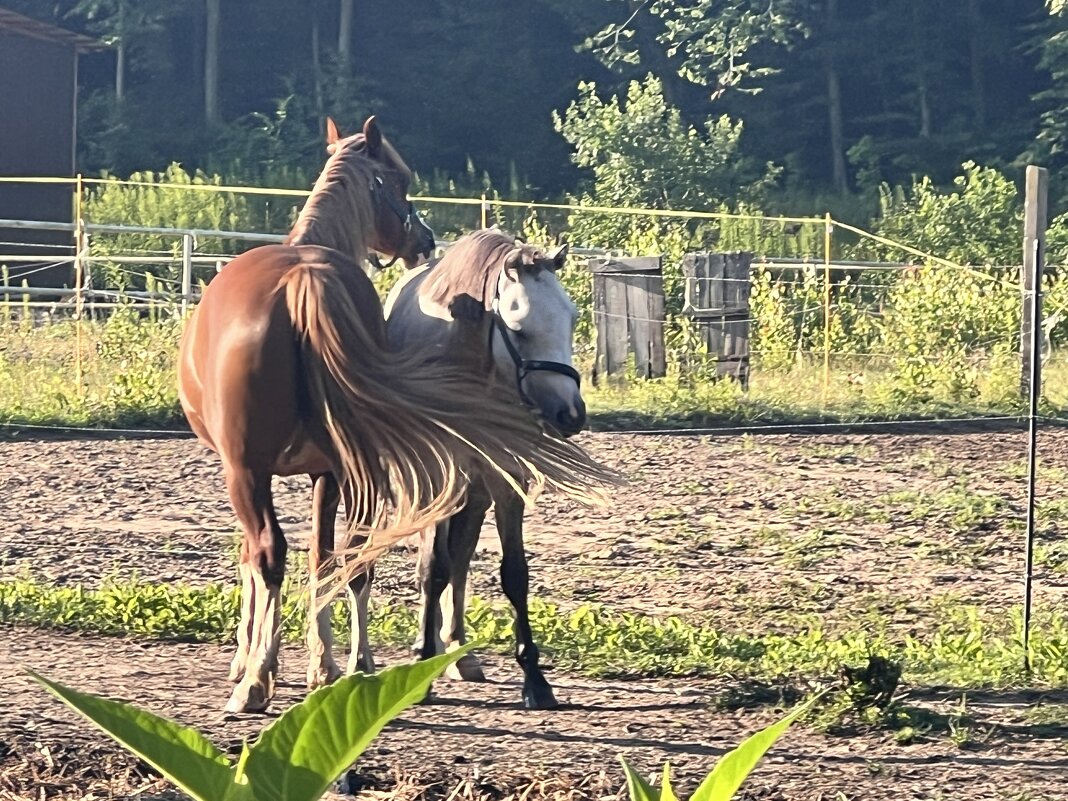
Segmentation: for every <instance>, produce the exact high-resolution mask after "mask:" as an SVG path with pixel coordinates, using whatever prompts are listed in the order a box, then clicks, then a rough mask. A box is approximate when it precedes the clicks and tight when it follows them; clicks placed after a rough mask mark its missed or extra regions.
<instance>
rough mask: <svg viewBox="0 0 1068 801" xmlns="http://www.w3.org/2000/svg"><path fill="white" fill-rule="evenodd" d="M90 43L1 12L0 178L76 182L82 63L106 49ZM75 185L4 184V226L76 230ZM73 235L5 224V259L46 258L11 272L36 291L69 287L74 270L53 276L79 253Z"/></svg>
mask: <svg viewBox="0 0 1068 801" xmlns="http://www.w3.org/2000/svg"><path fill="white" fill-rule="evenodd" d="M104 47H105V45H103V44H102V43H100V42H98V41H97V40H95V39H92V38H90V37H88V36H83V35H81V34H78V33H74V32H72V31H68V30H64V29H63V28H59V27H57V26H55V25H51V24H49V23H47V22H42V21H40V20H36V19H33V18H31V17H26V16H23V15H22V14H18V13H16V12H14V11H10V10H8V9H6V8H3V7H0V121H2V122H0V176H5V177H6V176H19V177H25V176H33V177H37V176H42V177H63V178H70V177H72V176H73V175H74V174H75V172H74V170H75V168H74V149H75V143H76V137H77V124H78V113H77V103H78V56H79V55H80V54H82V53H86V52H90V51H94V50H101V49H104ZM73 196H74V193H73V187H72V186H71V185H70V184H62V183H56V184H23V183H7V182H0V220H42V221H46V222H63V223H70V222H71V221H72V219H73ZM73 243H74V237H73V235H72V233H71V232H69V231H33V230H26V229H13V228H11V227H4V226H3V224H0V255H4V254H11V255H33V256H40V257H41V261H39V262H34V263H29V264H27V263H24V262H20V263H11V264H9V265H8V267H9V270H10V271H11V276H12V279H13V280H18V281H20V282H21V276H26V278H27V280H29V281H30V282H31V283H33V284H35V285H37V286H61V285H63V284H69V283H70V276H71V268H70V265H69V264H65V265H62V266H61V267H56V268H51V269H49V268H47V267H46V265H48V264H52V263H54V262H55V260H56V259H57V258H61V257H62V256H69V255H71V254H72V253H73Z"/></svg>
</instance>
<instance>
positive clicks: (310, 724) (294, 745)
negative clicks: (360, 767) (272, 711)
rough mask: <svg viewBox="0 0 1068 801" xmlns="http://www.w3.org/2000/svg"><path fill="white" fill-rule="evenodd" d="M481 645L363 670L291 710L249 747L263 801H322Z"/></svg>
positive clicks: (250, 770) (248, 766) (252, 780)
mask: <svg viewBox="0 0 1068 801" xmlns="http://www.w3.org/2000/svg"><path fill="white" fill-rule="evenodd" d="M473 647H474V644H473V643H472V644H469V645H466V646H464V647H463V648H460V649H457V650H456V651H453V652H451V653H448V654H443V655H441V656H436V657H434V658H433V659H427V660H425V661H422V662H416V663H414V664H410V665H398V666H397V667H392V668H389V669H387V670H384V671H382V672H381V673H379V674H377V675H375V676H365V675H363V674H359V673H357V674H356V675H353V676H347V677H345V678H343V679H340V680H339V681H338V682H336V683H335V684H333V685H331V686H329V687H323V688H321V689H319V690H316V691H315V692H313V693H312V694H311V695H309V696H308V697H307V698H305V699H304V701H303V702H302V703H300V704H298V705H296V706H294V707H291V708H290V709H289V710H287V711H286V712H285V714H283V715H282V716H281V717H280V718H278V720H277V721H275V722H274V724H273V725H271V726H270V728H268V729H266V730H265V731H264V732H263V734H262V735H260V738H259V740H257V741H256V742H255V743H254V744H253V745H252V746H251V747H249V749H248V754H247V757H246V758H243V762H244V778H245V779H247V781H248V783H249V785H250V786H251V787H252V788H253V793H254V795H255V798H256V801H316V799H318V798H319V797H320V796H322V794H323V792H325V791H326V789H327V788H328V787H329V786H330V783H331V782H333V781H334V780H335V779H336V778H337V777H338V776H339V775H340V774H341V772H342V771H343V770H345V769H346V768H347V767H349V766H350V765H351V764H352V763H353V762H354V761H355V760H356V758H357V757H358V756H359V755H360V754H361V753H363V751H364V749H365V748H367V746H368V745H369V744H370V742H371V740H373V739H374V738H375V736H376V735H377V734H378V733H379V732H380V731H381V730H382V728H383V727H384V726H385V725H386V724H387V723H389V721H390V720H392V719H393V718H394V717H396V716H397V715H399V714H400V713H401V712H403V711H404V709H406V708H407V707H408V706H410V705H411V704H413V703H416V702H417V701H419V700H421V699H422V698H424V697H425V696H426V693H427V690H429V689H430V685H431V683H432V682H433V681H434V679H436V678H437V677H438V676H440V675H441V673H442V672H443V671H444V670H445V668H446V667H448V665H449V664H451V663H452V662H455V661H456V660H457V659H459V658H460V657H461V656H463V655H464V654H465V653H467V652H468V651H470V650H471V649H472V648H473Z"/></svg>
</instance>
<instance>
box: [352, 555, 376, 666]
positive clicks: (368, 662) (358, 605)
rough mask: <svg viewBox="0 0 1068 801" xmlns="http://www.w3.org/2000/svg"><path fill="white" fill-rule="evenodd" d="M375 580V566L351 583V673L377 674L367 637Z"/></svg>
mask: <svg viewBox="0 0 1068 801" xmlns="http://www.w3.org/2000/svg"><path fill="white" fill-rule="evenodd" d="M374 580H375V568H374V565H368V567H367V569H366V570H365V571H364V572H362V573H360V574H359V575H358V576H356V578H354V579H353V580H352V581H351V582H349V598H350V600H351V603H352V644H351V646H350V647H351V649H352V650H351V651H350V652H349V664H348V672H349V673H367V674H371V673H374V672H375V659H374V655H373V654H372V653H371V642H370V639H369V638H368V636H367V625H368V620H367V617H368V616H367V603H368V601H369V600H370V598H371V584H373V583H374Z"/></svg>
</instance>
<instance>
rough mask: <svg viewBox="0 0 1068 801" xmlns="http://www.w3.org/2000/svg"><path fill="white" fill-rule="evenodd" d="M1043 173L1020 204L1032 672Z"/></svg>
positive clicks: (1031, 173)
mask: <svg viewBox="0 0 1068 801" xmlns="http://www.w3.org/2000/svg"><path fill="white" fill-rule="evenodd" d="M1048 180H1049V178H1048V173H1047V171H1046V170H1045V169H1044V168H1042V167H1036V166H1034V165H1028V167H1027V189H1026V192H1027V194H1026V196H1025V200H1024V242H1023V270H1022V274H1021V281H1022V284H1023V301H1024V306H1023V312H1024V313H1023V315H1022V320H1021V330H1020V357H1021V358H1020V361H1021V370H1022V373H1021V376H1020V381H1021V389H1022V390H1024V391H1026V393H1027V397H1028V415H1027V526H1026V537H1027V542H1026V553H1025V557H1024V611H1023V652H1024V654H1023V666H1024V670H1025V671H1026V672H1028V673H1029V672H1030V671H1031V594H1032V593H1031V589H1032V573H1033V572H1034V562H1035V558H1034V557H1035V483H1036V482H1035V476H1036V472H1037V461H1038V452H1037V446H1038V402H1039V399H1040V398H1041V396H1042V350H1041V348H1042V339H1041V336H1042V333H1041V332H1042V265H1043V261H1044V260H1045V256H1046V252H1045V251H1046V195H1047V191H1048Z"/></svg>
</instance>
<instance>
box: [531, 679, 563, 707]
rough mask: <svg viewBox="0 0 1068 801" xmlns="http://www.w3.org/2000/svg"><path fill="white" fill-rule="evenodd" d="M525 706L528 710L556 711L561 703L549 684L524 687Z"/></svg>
mask: <svg viewBox="0 0 1068 801" xmlns="http://www.w3.org/2000/svg"><path fill="white" fill-rule="evenodd" d="M523 706H524V707H526V708H527V709H556V708H557V707H559V706H560V703H559V702H558V701H557V700H556V696H555V695H553V690H552V687H550V686H549V685H548V684H541V685H526V686H524V687H523Z"/></svg>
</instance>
